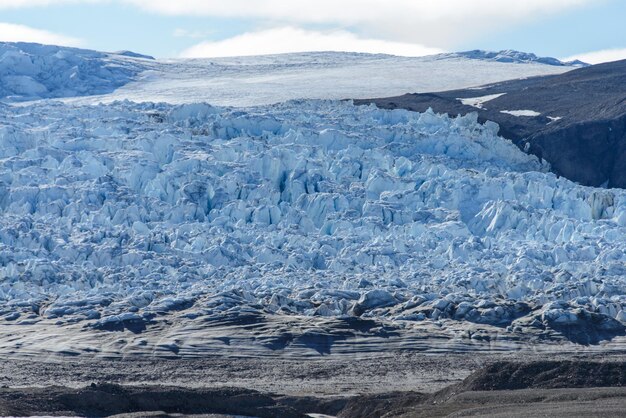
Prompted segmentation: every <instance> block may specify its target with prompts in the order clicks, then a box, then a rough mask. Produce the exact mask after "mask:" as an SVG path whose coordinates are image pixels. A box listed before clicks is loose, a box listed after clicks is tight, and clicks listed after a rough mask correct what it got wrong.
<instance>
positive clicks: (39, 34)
mask: <svg viewBox="0 0 626 418" xmlns="http://www.w3.org/2000/svg"><path fill="white" fill-rule="evenodd" d="M0 41H3V42H37V43H42V44H53V45H66V46H81V45H82V44H83V42H82V41H81V40H80V39H77V38H72V37H69V36H65V35H61V34H58V33H53V32H48V31H46V30H41V29H35V28H31V27H29V26H24V25H16V24H13V23H1V22H0Z"/></svg>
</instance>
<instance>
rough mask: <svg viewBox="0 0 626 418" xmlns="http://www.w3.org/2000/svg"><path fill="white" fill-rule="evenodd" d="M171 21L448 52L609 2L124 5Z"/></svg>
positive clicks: (323, 0) (279, 0) (139, 0)
mask: <svg viewBox="0 0 626 418" xmlns="http://www.w3.org/2000/svg"><path fill="white" fill-rule="evenodd" d="M122 1H125V2H129V3H132V4H135V5H137V6H139V7H141V8H143V9H145V10H149V11H152V12H156V13H161V14H167V15H192V16H198V15H205V16H218V17H238V18H241V17H244V18H255V19H260V20H264V21H266V22H272V23H273V24H274V26H278V25H283V26H284V25H303V24H304V25H306V24H320V23H321V24H330V25H340V26H346V25H347V26H352V25H355V26H358V27H359V28H360V29H361V30H362V31H363V32H364V33H370V34H372V35H374V37H376V38H380V37H384V38H386V39H393V40H401V41H405V42H407V41H408V42H420V43H424V44H427V45H440V46H448V45H452V44H454V42H458V39H459V37H463V39H468V38H475V37H477V36H480V35H484V34H486V33H490V32H491V31H492V30H497V29H500V28H508V27H510V26H511V25H514V24H519V23H523V22H526V21H532V20H536V19H540V18H543V17H545V16H546V15H549V14H553V13H558V12H562V11H564V10H567V9H571V8H575V7H580V6H584V5H589V4H597V2H598V1H604V0H523V1H521V0H228V1H221V0H185V1H172V0H122Z"/></svg>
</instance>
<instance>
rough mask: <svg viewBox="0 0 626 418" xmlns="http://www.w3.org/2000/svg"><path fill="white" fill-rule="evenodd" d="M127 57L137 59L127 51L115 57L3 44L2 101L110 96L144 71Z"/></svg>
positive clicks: (0, 65)
mask: <svg viewBox="0 0 626 418" xmlns="http://www.w3.org/2000/svg"><path fill="white" fill-rule="evenodd" d="M127 57H135V58H136V57H137V56H136V55H131V53H129V52H128V51H124V52H123V53H121V54H120V55H115V54H106V53H102V52H96V51H91V50H86V49H78V48H68V47H59V46H53V45H40V44H34V43H25V42H19V43H9V42H0V99H2V98H6V99H12V100H33V99H41V98H59V97H73V96H87V95H97V94H105V93H110V92H112V91H113V90H115V89H116V88H118V87H120V86H123V85H124V84H126V83H128V82H129V81H131V80H132V79H133V78H134V77H135V76H136V75H137V74H138V73H139V72H141V71H143V68H142V66H141V63H140V62H139V61H138V60H133V59H130V58H128V59H127ZM141 57H143V56H141ZM143 58H145V57H143Z"/></svg>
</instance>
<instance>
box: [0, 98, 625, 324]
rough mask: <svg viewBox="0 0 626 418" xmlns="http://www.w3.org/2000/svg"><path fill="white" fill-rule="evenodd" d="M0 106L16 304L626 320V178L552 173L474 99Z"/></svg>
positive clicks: (0, 242)
mask: <svg viewBox="0 0 626 418" xmlns="http://www.w3.org/2000/svg"><path fill="white" fill-rule="evenodd" d="M0 120H2V121H3V123H2V127H1V128H0V144H1V145H2V146H1V147H0V150H1V152H2V155H0V157H1V160H0V180H1V186H0V209H1V212H2V216H1V217H0V300H2V301H3V302H2V303H1V304H0V310H1V312H2V317H3V318H4V320H5V321H14V322H17V323H23V324H24V325H26V324H33V323H36V322H38V321H41V320H44V319H45V318H58V324H59V325H63V324H67V323H72V322H76V321H86V323H89V324H91V326H96V327H97V326H104V325H105V324H110V323H116V322H119V321H122V320H134V321H139V322H141V321H148V320H149V319H151V318H154V316H155V315H161V314H165V313H168V312H174V311H182V312H184V315H185V318H187V319H190V320H197V321H198V324H199V325H198V326H202V325H201V324H203V323H204V322H203V321H205V320H206V318H209V317H216V316H217V317H219V316H220V315H226V314H228V315H236V314H237V313H244V312H252V311H257V312H266V313H275V314H277V315H305V316H312V315H317V316H348V317H349V316H362V317H375V318H386V319H389V320H394V321H422V320H428V321H441V320H443V319H445V318H452V319H455V320H460V321H470V322H474V323H488V324H496V325H509V324H510V325H511V326H512V329H517V328H519V329H523V327H527V326H549V327H550V326H552V327H558V326H561V325H572V324H578V323H580V322H585V323H588V324H590V325H589V326H591V327H595V328H598V329H602V330H619V329H621V328H620V327H622V326H621V325H620V324H619V322H618V320H621V321H625V320H626V314H625V311H626V296H625V295H626V242H625V241H626V192H624V191H621V190H602V189H594V188H586V187H582V186H578V185H576V184H574V183H572V182H569V181H568V180H566V179H563V178H557V177H556V176H554V175H553V174H550V173H547V172H546V171H547V167H545V165H543V164H541V163H540V162H539V161H537V160H536V159H535V157H532V156H529V155H526V154H524V153H522V152H521V151H519V150H518V149H517V148H516V147H515V146H514V145H513V144H511V143H510V142H508V141H506V140H503V139H502V138H500V137H498V136H497V135H496V132H497V126H496V125H495V124H492V123H487V124H486V125H484V126H483V125H479V124H477V123H476V119H475V115H469V116H466V117H462V118H456V119H450V118H448V117H447V116H439V115H436V114H433V113H429V112H427V113H424V114H417V113H412V112H407V111H403V110H395V111H388V110H379V109H376V108H373V107H365V106H362V107H355V106H353V105H352V104H351V103H342V102H331V101H299V102H288V103H284V104H280V105H274V106H266V107H258V108H249V109H236V110H229V109H220V108H215V107H211V106H209V105H206V104H196V105H183V106H171V105H166V104H158V105H157V104H142V105H137V104H131V103H129V102H124V103H115V104H112V105H100V106H87V107H80V106H78V107H76V106H69V105H63V104H59V103H41V104H36V105H32V106H27V107H17V108H14V107H10V106H1V107H0ZM515 327H517V328H515Z"/></svg>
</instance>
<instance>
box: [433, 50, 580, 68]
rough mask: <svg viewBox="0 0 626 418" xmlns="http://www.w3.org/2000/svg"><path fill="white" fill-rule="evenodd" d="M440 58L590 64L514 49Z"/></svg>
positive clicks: (455, 53)
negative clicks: (539, 55) (540, 55)
mask: <svg viewBox="0 0 626 418" xmlns="http://www.w3.org/2000/svg"><path fill="white" fill-rule="evenodd" d="M439 57H441V58H455V57H456V58H469V59H476V60H485V61H496V62H510V63H517V64H527V63H538V64H546V65H557V66H568V67H572V66H573V67H586V66H589V64H587V63H584V62H582V61H580V60H574V61H566V62H564V61H560V60H558V59H556V58H552V57H538V56H537V55H535V54H532V53H528V52H521V51H515V50H512V49H507V50H504V51H483V50H480V49H476V50H473V51H465V52H453V53H446V54H440V55H439Z"/></svg>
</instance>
